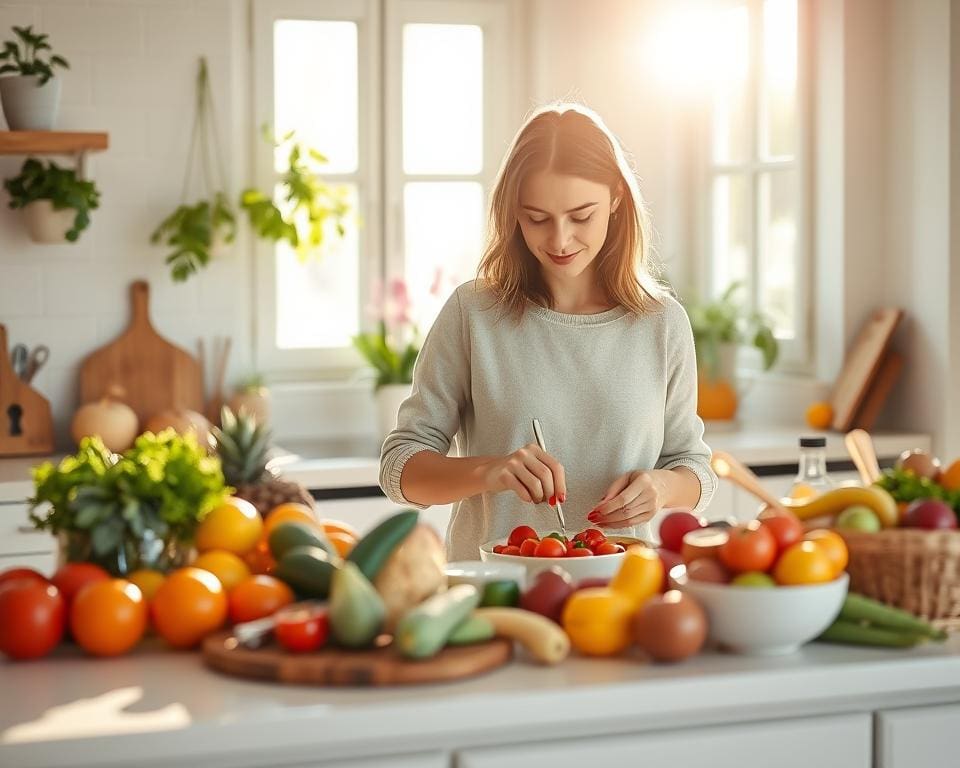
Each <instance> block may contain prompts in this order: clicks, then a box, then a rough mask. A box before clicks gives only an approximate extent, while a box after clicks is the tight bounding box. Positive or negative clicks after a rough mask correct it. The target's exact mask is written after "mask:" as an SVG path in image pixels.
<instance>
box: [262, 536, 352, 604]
mask: <svg viewBox="0 0 960 768" xmlns="http://www.w3.org/2000/svg"><path fill="white" fill-rule="evenodd" d="M336 571H337V564H336V563H334V562H333V561H332V559H331V557H330V555H329V554H328V553H327V551H326V550H324V549H320V547H309V546H299V547H293V548H292V549H288V550H287V551H286V552H285V553H284V555H283V557H282V558H280V560H279V561H278V562H277V568H276V570H275V571H274V575H275V576H276V577H277V578H278V579H281V580H283V581H285V582H286V583H287V584H289V585H290V586H291V587H293V588H294V589H295V590H296V592H297V593H298V594H299V595H301V596H303V597H317V598H321V599H322V598H325V597H326V596H327V595H328V594H330V583H331V580H332V579H333V574H334V573H336Z"/></svg>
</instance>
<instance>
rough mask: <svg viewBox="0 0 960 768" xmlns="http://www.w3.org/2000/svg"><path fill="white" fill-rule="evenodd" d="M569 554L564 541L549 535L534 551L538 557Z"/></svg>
mask: <svg viewBox="0 0 960 768" xmlns="http://www.w3.org/2000/svg"><path fill="white" fill-rule="evenodd" d="M565 554H567V548H566V546H564V543H563V542H562V541H559V540H557V539H551V538H549V537H547V538H546V539H544V540H543V541H541V542H540V543H539V544H537V548H536V550H535V551H534V555H535V556H536V557H563V556H564V555H565Z"/></svg>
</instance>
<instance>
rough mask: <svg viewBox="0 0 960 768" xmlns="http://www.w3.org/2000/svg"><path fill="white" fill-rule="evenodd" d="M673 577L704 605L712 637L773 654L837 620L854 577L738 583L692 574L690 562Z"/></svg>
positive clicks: (735, 646) (741, 648) (733, 648)
mask: <svg viewBox="0 0 960 768" xmlns="http://www.w3.org/2000/svg"><path fill="white" fill-rule="evenodd" d="M670 581H671V583H672V584H673V585H674V586H676V587H677V588H678V589H680V590H682V591H683V592H687V593H688V594H690V595H692V596H693V597H694V598H695V599H696V600H697V601H698V602H699V603H700V605H702V606H703V609H704V610H705V611H706V612H707V616H708V617H709V619H710V639H711V640H713V641H714V642H716V643H718V644H720V645H722V646H724V647H725V648H726V649H728V650H731V651H733V652H734V653H745V654H751V655H764V656H774V655H779V654H784V653H792V652H793V651H795V650H797V649H798V648H799V647H800V646H801V645H803V644H804V643H807V642H809V641H810V640H813V638H815V637H816V636H817V635H819V634H820V633H821V632H823V630H825V629H826V628H827V627H829V626H830V624H831V623H833V620H834V619H835V618H837V614H839V613H840V608H841V607H842V605H843V599H844V598H845V597H846V596H847V586H848V584H849V581H850V577H849V576H848V575H847V574H846V573H843V574H841V575H840V576H839V577H837V578H836V579H834V580H833V581H829V582H827V583H825V584H805V585H802V586H796V587H739V586H731V585H729V584H715V583H712V582H707V581H696V580H694V579H690V578H688V577H687V571H686V566H684V565H677V566H675V567H673V568H672V569H671V570H670Z"/></svg>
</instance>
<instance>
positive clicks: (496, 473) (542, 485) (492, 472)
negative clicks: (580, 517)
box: [484, 443, 567, 505]
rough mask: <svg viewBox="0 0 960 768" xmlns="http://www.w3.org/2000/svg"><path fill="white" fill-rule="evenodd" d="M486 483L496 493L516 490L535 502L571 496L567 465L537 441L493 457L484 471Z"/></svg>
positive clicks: (552, 500) (559, 499) (488, 488)
mask: <svg viewBox="0 0 960 768" xmlns="http://www.w3.org/2000/svg"><path fill="white" fill-rule="evenodd" d="M484 485H485V486H486V488H487V490H489V491H492V492H493V493H499V492H500V491H513V492H514V493H515V494H517V496H519V497H520V498H521V499H522V500H523V501H527V502H531V503H533V504H538V503H540V502H542V501H546V502H549V503H550V504H551V505H554V504H556V503H557V501H559V502H560V503H561V504H562V503H563V502H564V501H566V498H567V481H566V475H565V473H564V470H563V465H562V464H561V463H560V462H559V461H557V460H556V459H555V458H553V456H551V455H550V454H549V453H547V452H546V451H544V450H543V449H542V448H541V447H540V446H539V445H537V444H536V443H528V444H527V445H525V446H523V448H518V449H517V450H515V451H514V452H513V453H511V454H509V455H508V456H503V457H501V458H497V459H494V460H493V461H491V462H490V463H489V464H488V465H487V467H486V471H485V472H484Z"/></svg>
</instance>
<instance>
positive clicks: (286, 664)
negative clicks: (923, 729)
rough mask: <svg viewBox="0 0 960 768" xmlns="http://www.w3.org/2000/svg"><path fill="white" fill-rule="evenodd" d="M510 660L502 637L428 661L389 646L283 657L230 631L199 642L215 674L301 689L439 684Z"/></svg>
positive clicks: (453, 649) (450, 650) (273, 647)
mask: <svg viewBox="0 0 960 768" xmlns="http://www.w3.org/2000/svg"><path fill="white" fill-rule="evenodd" d="M512 657H513V643H512V642H511V641H510V640H506V639H502V638H496V639H494V640H491V641H489V642H486V643H477V644H476V645H464V646H460V647H450V648H444V649H443V650H442V651H440V653H438V654H437V655H436V656H434V657H433V658H432V659H423V660H421V661H412V660H410V659H405V658H403V657H402V656H401V655H400V654H399V653H398V652H397V651H396V650H395V649H394V648H393V646H392V645H387V646H386V647H381V648H374V649H371V650H369V651H350V650H345V649H342V648H325V649H323V650H321V651H317V652H315V653H287V652H286V651H284V650H282V649H281V648H279V647H278V646H276V645H267V646H264V647H263V648H256V649H252V648H244V647H243V646H242V645H240V644H239V643H238V642H237V641H236V638H234V637H233V635H232V634H231V633H230V632H218V633H216V634H213V635H210V636H209V637H208V638H207V639H206V640H204V642H203V659H204V661H205V662H206V663H207V665H208V666H210V667H212V668H213V669H216V670H217V671H218V672H224V673H226V674H228V675H236V676H238V677H250V678H255V679H258V680H272V681H275V682H280V683H299V684H302V685H329V686H364V687H366V686H379V685H411V684H417V683H439V682H445V681H450V680H459V679H461V678H464V677H472V676H474V675H479V674H481V673H482V672H488V671H490V670H493V669H496V668H497V667H500V666H502V665H503V664H506V663H507V662H508V661H509V660H510V659H511V658H512Z"/></svg>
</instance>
